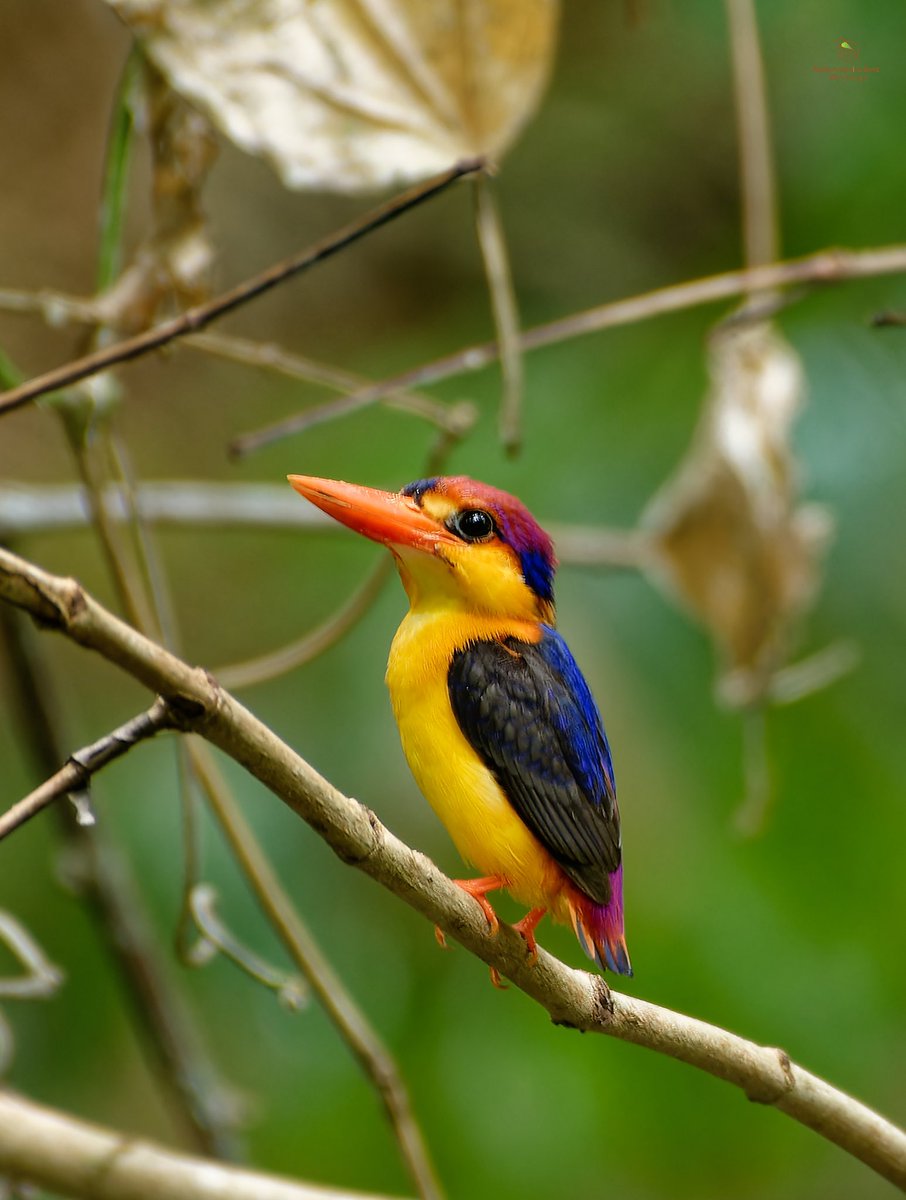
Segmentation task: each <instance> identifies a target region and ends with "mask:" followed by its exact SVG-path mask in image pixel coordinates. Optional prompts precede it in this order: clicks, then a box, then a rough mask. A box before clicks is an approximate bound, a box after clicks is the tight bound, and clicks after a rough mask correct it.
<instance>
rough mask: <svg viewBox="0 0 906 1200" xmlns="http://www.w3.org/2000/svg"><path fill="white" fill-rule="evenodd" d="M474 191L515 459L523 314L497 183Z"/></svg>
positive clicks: (505, 425) (503, 419)
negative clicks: (520, 316)
mask: <svg viewBox="0 0 906 1200" xmlns="http://www.w3.org/2000/svg"><path fill="white" fill-rule="evenodd" d="M473 190H474V193H475V228H476V231H477V233H478V245H479V247H480V248H481V256H482V258H483V259H484V273H485V278H486V279H487V282H488V292H489V294H490V297H491V308H492V311H493V313H494V324H495V326H496V328H497V344H498V346H499V347H500V365H501V369H502V378H503V391H502V394H501V398H500V417H499V421H498V428H499V430H500V440H501V442H502V443H503V448H504V450H505V451H506V453H507V454H510V455H514V454H518V453H519V449H520V447H521V445H522V393H523V390H524V386H525V372H524V370H523V365H522V350H521V348H520V345H519V310H518V308H517V306H516V292H515V289H514V287H513V273H512V270H511V269H510V261H509V256H508V254H507V248H506V237H505V235H504V232H503V223H502V222H501V220H500V212H499V210H498V208H497V201H496V198H495V196H494V192H493V183H492V181H491V179H490V178H488V177H487V176H486V175H479V176H476V178H475V181H474V188H473Z"/></svg>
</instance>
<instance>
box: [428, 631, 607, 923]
mask: <svg viewBox="0 0 906 1200" xmlns="http://www.w3.org/2000/svg"><path fill="white" fill-rule="evenodd" d="M447 686H448V690H449V695H450V702H451V704H452V706H453V712H454V713H455V715H456V720H457V721H458V722H459V727H460V729H462V731H463V733H464V734H465V736H466V738H467V739H468V740H469V742H470V744H471V745H472V746H473V747H474V749H475V750H476V751H477V753H478V754H479V755H480V756H481V758H482V760H483V762H484V763H485V764H486V765H487V766H488V767H489V769H490V770H491V771H492V772H493V774H494V777H495V779H496V780H497V782H498V783H499V784H500V786H501V788H502V789H503V791H504V792H505V794H506V796H507V798H508V799H509V801H510V803H511V804H512V805H513V808H515V810H516V812H517V813H518V814H519V816H520V817H521V819H522V820H523V821H524V822H525V824H526V825H527V826H528V827H529V829H530V830H531V831H532V833H534V835H535V836H536V837H537V838H538V840H539V841H540V842H541V844H542V845H543V846H544V847H545V848H546V849H547V850H548V851H550V853H551V854H552V855H553V857H554V858H555V859H556V860H557V862H558V863H559V864H560V866H561V867H562V868H563V870H564V871H565V872H566V874H567V875H568V876H569V878H570V879H571V880H572V881H573V882H574V883H575V884H576V885H577V886H578V887H579V888H580V889H581V890H582V891H583V892H584V893H585V894H586V895H587V896H589V897H590V898H591V899H592V900H593V901H595V903H596V904H607V903H608V902H609V900H610V896H611V886H610V879H609V876H610V875H611V874H612V873H613V872H614V871H616V869H617V867H618V866H619V865H620V817H619V813H618V811H617V804H616V795H615V791H614V783H613V767H612V765H611V761H610V747H609V746H608V744H607V737H606V735H605V733H604V726H603V724H602V722H601V717H600V714H599V713H598V709H597V707H596V705H595V702H594V700H593V699H592V696H591V692H590V691H589V689H588V684H587V683H586V682H585V679H584V678H583V676H582V673H581V671H580V670H579V668H578V666H577V665H576V662H575V659H574V658H573V656H572V655H571V654H570V652H569V649H568V648H567V646H566V643H565V642H564V641H563V639H562V638H561V637H560V635H559V634H558V633H557V632H556V631H555V630H554V629H551V628H549V627H547V626H545V627H544V635H543V637H542V638H541V640H540V641H539V642H537V643H533V642H523V641H519V640H518V639H516V638H507V639H506V640H505V641H502V642H498V641H494V642H474V643H472V644H471V645H469V646H466V647H465V648H464V649H462V650H460V651H458V653H457V654H455V655H454V657H453V661H452V662H451V664H450V670H449V674H448V676H447Z"/></svg>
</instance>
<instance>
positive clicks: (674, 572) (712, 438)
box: [643, 323, 831, 705]
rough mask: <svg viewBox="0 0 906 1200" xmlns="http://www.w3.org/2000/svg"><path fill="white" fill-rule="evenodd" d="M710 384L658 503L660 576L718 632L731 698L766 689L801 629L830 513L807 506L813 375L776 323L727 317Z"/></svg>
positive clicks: (647, 519) (759, 694) (650, 522)
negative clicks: (798, 420) (794, 429)
mask: <svg viewBox="0 0 906 1200" xmlns="http://www.w3.org/2000/svg"><path fill="white" fill-rule="evenodd" d="M708 356H709V368H710V374H711V389H710V392H709V395H708V398H707V400H706V403H705V408H704V412H703V413H702V416H701V419H700V421H699V425H698V428H697V430H696V433H695V436H694V439H693V443H692V446H691V447H690V449H689V452H688V454H687V455H686V458H685V460H684V461H683V463H682V464H681V465H680V467H679V469H678V470H677V472H676V473H675V475H674V476H673V477H672V478H671V479H670V480H668V482H667V483H666V484H665V485H664V486H663V487H662V488H661V490H660V491H659V492H658V493H657V495H656V496H655V497H654V499H653V500H652V501H651V503H650V504H649V506H648V509H647V510H646V512H645V514H644V516H643V525H644V526H645V527H646V528H647V529H648V530H649V531H650V532H651V536H652V550H653V557H652V562H653V574H654V575H655V577H656V578H657V580H658V581H659V582H660V583H662V584H664V585H665V586H666V587H667V588H669V590H671V591H672V592H673V593H674V594H675V595H676V596H678V597H679V599H680V601H681V602H682V603H683V604H684V605H685V606H686V607H687V608H688V609H689V610H690V611H691V612H692V613H693V614H694V615H695V616H696V617H697V618H698V619H699V620H700V621H701V622H702V623H703V624H704V625H705V626H706V627H707V628H708V629H709V630H710V632H711V634H712V636H713V637H714V639H715V641H716V643H717V645H718V647H719V650H720V652H721V656H722V659H723V663H724V676H723V679H722V680H721V695H722V698H723V699H724V700H725V701H726V702H727V703H730V704H733V705H744V704H750V703H753V702H754V701H756V700H758V699H759V698H763V697H764V696H765V695H766V693H767V689H768V686H769V684H770V681H771V678H772V677H773V675H774V673H775V672H776V671H777V669H778V668H779V667H780V666H781V665H782V664H783V662H784V658H785V655H786V653H787V651H788V649H789V638H790V633H791V627H792V625H793V623H794V621H795V619H796V618H797V617H798V616H799V615H800V614H801V613H802V612H803V611H804V610H805V609H806V608H807V606H808V605H809V603H810V601H811V599H812V597H813V596H814V593H815V591H816V589H817V586H818V570H819V564H820V559H821V553H822V550H823V548H824V546H825V545H826V543H827V541H828V538H829V535H830V531H831V521H830V518H829V516H828V514H827V512H826V511H825V510H824V509H821V508H819V507H818V506H816V505H801V506H797V504H796V492H797V469H796V462H795V459H794V457H793V454H792V451H791V449H790V445H789V437H790V429H791V426H792V423H793V420H794V418H795V417H796V415H797V413H798V411H799V408H800V406H801V404H802V398H803V391H804V377H803V372H802V366H801V364H800V362H799V358H798V356H797V354H796V353H795V351H794V350H793V349H792V347H791V346H790V345H789V344H788V343H787V342H786V341H785V340H784V338H783V337H781V335H780V334H779V333H778V332H777V331H776V329H774V327H773V326H771V325H770V324H768V323H759V324H754V325H727V326H722V327H721V328H720V329H719V330H718V331H717V332H716V333H715V334H714V335H713V336H712V338H711V342H710V345H709V349H708Z"/></svg>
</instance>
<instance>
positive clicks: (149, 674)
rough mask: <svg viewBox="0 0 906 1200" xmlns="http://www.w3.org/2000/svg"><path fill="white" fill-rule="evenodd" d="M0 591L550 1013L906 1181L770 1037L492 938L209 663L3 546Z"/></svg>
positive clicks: (866, 1116)
mask: <svg viewBox="0 0 906 1200" xmlns="http://www.w3.org/2000/svg"><path fill="white" fill-rule="evenodd" d="M0 597H3V598H6V599H7V600H9V601H11V602H12V603H13V604H16V605H18V606H20V607H22V608H25V609H27V610H28V611H30V612H32V613H33V614H34V615H35V616H37V617H38V618H39V620H41V621H42V623H43V624H45V625H50V626H52V627H54V628H57V629H59V630H60V631H61V632H64V633H65V634H67V636H69V637H71V638H72V639H73V640H75V641H76V642H79V643H80V644H81V645H83V646H86V647H89V648H91V649H93V650H96V651H98V652H99V653H100V654H102V655H103V656H104V657H106V658H108V659H109V660H110V661H111V662H113V663H116V664H118V665H119V666H120V667H122V668H123V669H124V670H126V671H127V672H129V673H130V674H131V675H133V676H134V677H135V678H137V679H138V680H140V681H141V682H142V683H144V684H145V685H146V686H147V687H149V688H151V689H153V690H154V691H155V692H160V693H161V694H162V695H163V696H164V697H165V698H170V699H171V700H176V699H178V700H180V701H181V705H180V710H181V711H182V712H183V713H186V714H189V713H190V712H194V715H193V716H188V715H187V716H186V720H185V724H186V725H187V726H188V727H191V728H193V729H195V730H196V731H197V732H199V733H201V734H202V735H203V736H205V737H206V738H207V739H208V740H210V741H211V742H212V743H214V744H215V745H217V746H219V747H220V748H221V749H222V750H224V751H225V752H226V753H227V754H229V755H231V756H232V757H233V758H234V759H235V760H236V761H237V762H239V763H241V764H242V765H243V766H245V767H246V769H247V770H248V771H249V772H250V773H251V774H253V775H254V776H255V777H256V778H257V779H259V780H260V781H261V782H262V783H264V784H265V785H266V786H267V787H268V788H270V789H271V791H273V792H274V794H275V795H277V796H278V797H279V798H280V799H281V800H282V801H283V802H284V803H285V804H287V805H288V806H289V807H290V808H292V809H293V811H294V812H296V813H298V815H299V816H301V817H302V818H303V819H304V820H306V821H307V822H308V823H309V824H310V825H311V826H312V828H313V829H315V830H316V831H317V832H318V833H320V834H321V836H322V837H323V838H324V840H325V841H326V842H327V843H328V845H330V846H331V848H332V849H333V850H334V852H335V853H336V854H337V855H339V857H340V858H341V859H343V860H344V861H345V862H348V863H350V864H352V865H354V866H357V867H358V868H359V869H360V870H362V871H364V872H365V873H366V874H368V875H370V876H371V877H372V878H374V879H376V880H378V881H379V882H380V883H381V884H383V885H384V886H385V887H386V888H388V889H389V890H390V891H392V892H393V893H394V894H395V895H397V896H399V897H400V898H401V899H403V900H405V901H406V903H407V904H409V905H410V906H411V907H412V908H414V909H416V910H417V911H418V912H420V913H421V914H422V915H423V916H425V917H426V918H427V919H428V920H429V921H430V922H432V923H433V924H436V925H440V927H441V928H442V929H443V930H444V932H445V933H447V934H448V935H450V936H451V937H453V938H455V939H456V940H457V941H459V942H460V943H461V944H462V945H464V946H465V947H466V948H467V949H469V950H471V951H472V952H473V953H474V954H476V955H477V956H478V957H479V958H481V959H482V960H483V961H484V962H486V963H488V964H490V965H492V966H495V967H496V968H497V969H498V970H499V971H500V972H501V973H503V974H505V975H506V976H507V977H508V978H509V979H511V980H512V981H513V982H514V983H515V984H516V985H517V986H518V987H520V988H521V989H522V990H523V991H524V992H526V993H527V994H528V995H529V996H531V997H532V998H533V999H535V1000H537V1001H538V1003H539V1004H541V1005H542V1006H543V1007H545V1008H546V1009H547V1011H548V1012H549V1013H550V1015H551V1017H552V1018H553V1020H554V1021H555V1022H556V1023H557V1024H561V1025H568V1026H571V1027H573V1028H576V1029H581V1030H585V1031H589V1032H596V1033H605V1034H608V1035H609V1036H611V1037H617V1038H620V1039H622V1040H624V1041H628V1042H634V1043H635V1044H637V1045H640V1046H647V1047H648V1048H649V1049H652V1050H656V1051H658V1052H659V1053H662V1054H667V1055H669V1056H671V1057H673V1058H676V1059H679V1060H680V1061H681V1062H686V1063H689V1064H691V1065H692V1066H696V1067H698V1068H700V1069H701V1070H703V1071H707V1072H708V1073H710V1074H712V1075H715V1076H717V1077H718V1078H720V1079H725V1080H727V1081H728V1082H730V1083H733V1084H735V1085H736V1086H737V1087H739V1088H741V1089H742V1091H743V1092H744V1093H745V1094H746V1095H747V1096H748V1097H749V1098H750V1099H752V1100H754V1101H757V1102H759V1103H763V1104H773V1105H774V1106H775V1107H777V1108H779V1109H780V1110H781V1111H782V1112H786V1113H788V1114H789V1115H790V1116H793V1117H795V1118H796V1120H798V1121H801V1122H802V1123H803V1124H804V1125H807V1126H809V1127H810V1128H812V1129H814V1130H815V1131H816V1132H818V1133H820V1134H821V1135H822V1136H823V1137H826V1138H828V1139H829V1140H831V1141H833V1142H835V1143H836V1144H837V1145H839V1146H841V1147H842V1148H843V1149H845V1150H847V1151H848V1152H849V1153H850V1154H853V1155H855V1156H856V1157H857V1158H859V1159H861V1160H862V1161H863V1162H865V1163H866V1164H868V1165H869V1166H870V1167H872V1169H874V1170H875V1171H877V1172H878V1173H879V1174H881V1175H883V1176H884V1177H885V1178H887V1179H889V1180H891V1181H892V1182H894V1183H897V1184H898V1185H899V1186H901V1187H906V1133H904V1132H903V1131H902V1130H900V1129H898V1128H897V1127H896V1126H894V1125H892V1124H891V1123H890V1122H889V1121H887V1120H886V1119H885V1118H884V1117H881V1116H879V1115H878V1114H877V1113H875V1112H873V1111H872V1110H871V1109H869V1108H867V1107H866V1106H865V1105H863V1104H861V1103H860V1102H859V1101H857V1100H854V1099H853V1098H852V1097H850V1096H848V1095H846V1094H845V1093H843V1092H840V1091H838V1090H837V1089H835V1088H833V1087H831V1085H830V1084H828V1083H826V1082H825V1081H824V1080H822V1079H819V1078H818V1077H817V1076H815V1075H812V1074H811V1073H809V1072H808V1071H805V1070H803V1069H802V1068H801V1067H799V1066H797V1065H796V1064H794V1063H792V1062H791V1061H790V1059H789V1058H788V1057H787V1055H786V1054H785V1053H784V1052H783V1051H781V1050H778V1049H774V1048H771V1047H766V1046H759V1045H756V1044H755V1043H754V1042H750V1041H747V1040H746V1039H744V1038H740V1037H737V1036H736V1035H735V1034H732V1033H729V1032H728V1031H727V1030H724V1029H720V1028H718V1027H717V1026H713V1025H708V1024H706V1023H705V1022H703V1021H698V1020H696V1019H695V1018H693V1017H687V1016H683V1015H682V1014H680V1013H676V1012H672V1011H670V1010H669V1009H664V1008H660V1007H658V1006H657V1005H655V1004H649V1003H647V1002H646V1001H644V1000H638V999H635V998H633V997H631V996H624V995H622V994H620V993H617V992H612V991H611V990H610V989H609V988H608V987H607V985H606V984H605V982H604V980H603V979H602V978H601V977H600V976H593V975H590V974H588V973H587V972H584V971H575V970H572V969H570V968H569V967H567V966H565V965H564V964H563V963H561V962H559V961H558V960H557V959H555V958H553V957H552V956H551V955H549V954H547V953H545V952H544V951H543V950H540V951H539V953H538V957H537V960H536V961H535V962H534V964H533V963H532V961H531V960H530V958H529V956H528V954H527V951H526V947H525V943H524V941H523V940H522V938H520V937H519V935H518V934H517V933H516V932H515V931H514V930H513V929H511V928H509V927H508V926H502V927H501V929H500V932H499V934H497V936H491V935H489V933H488V930H487V924H486V922H485V919H484V917H483V915H482V914H481V912H480V911H479V910H478V909H477V906H476V905H475V904H474V903H473V902H472V901H471V900H470V899H469V898H468V897H467V896H466V895H465V894H464V893H463V892H462V891H461V890H460V889H459V888H457V887H456V886H455V885H454V884H453V883H452V882H451V880H449V879H447V878H446V876H445V875H443V874H442V873H441V872H440V871H438V870H437V868H436V867H435V866H434V865H433V863H431V862H430V861H429V860H428V859H427V858H426V857H425V856H424V855H422V854H419V853H417V852H416V851H414V850H412V849H410V848H409V847H408V846H406V845H405V844H404V843H402V842H400V841H399V839H398V838H396V837H394V835H393V834H392V833H391V832H390V831H389V830H387V829H385V828H384V826H383V825H381V823H380V822H379V821H378V820H377V818H376V817H375V816H374V814H373V813H371V812H369V810H368V809H366V808H365V807H364V806H363V805H361V804H359V803H358V802H357V801H355V800H351V799H349V798H348V797H346V796H344V795H343V794H342V793H340V792H338V791H337V789H336V788H334V787H333V786H332V785H331V784H330V783H329V782H328V781H327V780H326V779H324V778H322V777H321V776H320V775H319V774H318V773H317V772H316V771H315V770H314V769H313V768H312V767H311V766H310V765H309V764H308V763H307V762H305V760H304V759H302V758H300V757H299V755H298V754H296V753H295V752H294V751H293V750H291V749H290V748H289V746H287V745H286V744H285V743H283V742H281V741H280V739H279V738H278V737H277V736H276V734H274V733H273V732H272V731H271V730H270V729H268V728H267V726H265V725H263V724H262V723H261V722H260V721H259V720H258V719H257V718H256V717H255V716H253V715H252V714H251V713H250V712H249V711H248V710H247V709H245V708H243V706H242V705H241V704H239V703H238V701H236V700H235V699H234V698H233V697H232V696H230V695H229V694H228V693H227V692H224V691H223V690H222V689H221V688H220V687H219V686H218V685H217V683H216V681H215V680H213V679H212V678H211V677H210V676H209V675H208V674H207V673H206V672H204V671H203V670H200V669H198V668H193V667H190V666H188V665H187V664H186V663H184V662H182V661H181V660H179V659H177V658H176V657H175V656H174V655H172V654H169V653H168V652H167V651H165V650H162V649H161V648H160V647H159V646H156V645H155V644H154V643H153V642H150V641H149V640H148V639H147V638H144V637H142V636H141V635H140V634H137V633H136V632H135V630H133V629H130V627H129V626H128V625H126V624H124V623H123V622H122V621H120V620H119V619H118V618H117V617H115V616H113V614H111V613H109V612H107V611H106V610H105V609H104V608H103V607H102V606H101V605H99V604H98V603H97V601H95V600H94V599H92V597H91V596H89V595H88V594H87V593H85V592H84V591H83V590H82V588H81V587H80V586H79V585H78V584H77V583H76V582H75V581H74V580H72V579H63V578H60V577H57V576H53V575H50V574H48V573H47V572H45V571H42V570H41V569H40V568H38V567H36V566H34V565H32V564H31V563H28V562H26V561H24V560H23V559H20V558H18V557H17V556H16V555H13V554H10V553H9V552H8V551H4V550H0Z"/></svg>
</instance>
